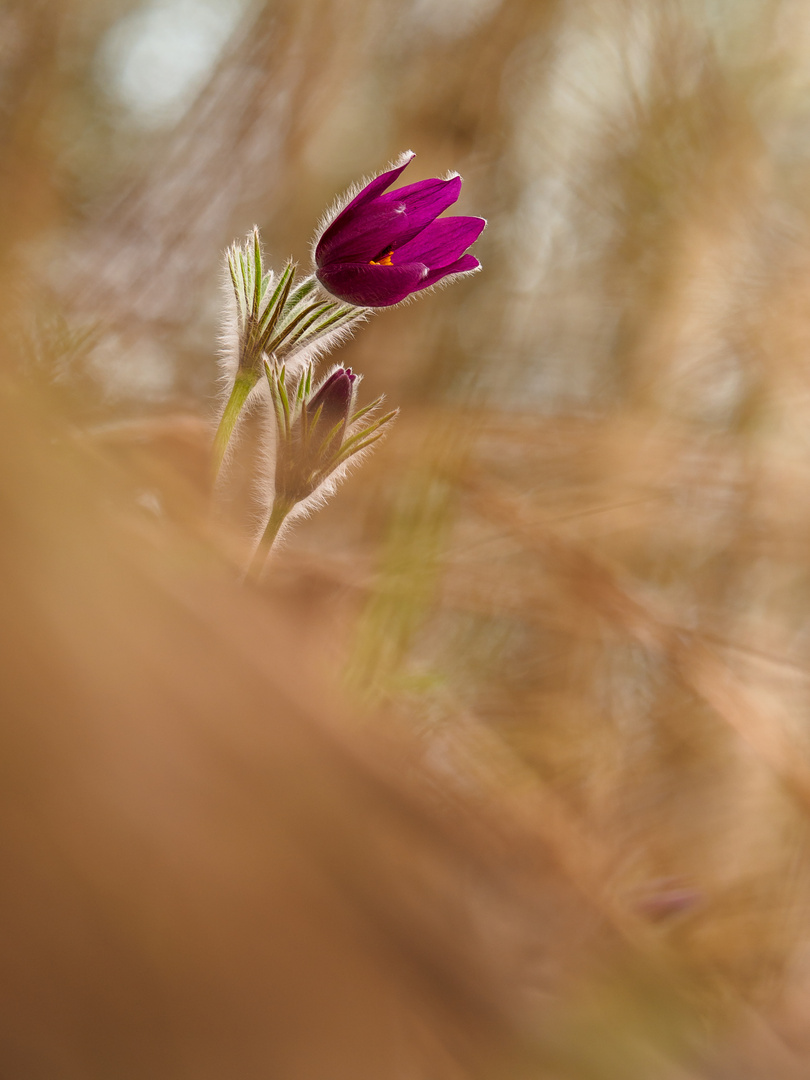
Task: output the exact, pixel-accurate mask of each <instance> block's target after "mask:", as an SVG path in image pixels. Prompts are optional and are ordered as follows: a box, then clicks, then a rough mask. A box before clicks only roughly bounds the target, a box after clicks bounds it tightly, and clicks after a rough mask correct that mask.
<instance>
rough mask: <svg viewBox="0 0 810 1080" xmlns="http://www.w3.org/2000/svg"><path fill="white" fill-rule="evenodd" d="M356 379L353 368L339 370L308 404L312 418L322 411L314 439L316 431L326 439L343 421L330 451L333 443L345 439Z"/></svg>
mask: <svg viewBox="0 0 810 1080" xmlns="http://www.w3.org/2000/svg"><path fill="white" fill-rule="evenodd" d="M356 378H357V376H356V375H355V374H354V372H353V371H352V369H351V368H338V369H337V371H333V372H332V374H331V375H330V376H329V378H328V379H327V380H326V382H325V383H324V384H323V386H321V387H320V388H319V389H318V390H317V391H316V392H315V394H313V396H312V397H311V398H310V399H309V401H308V402H307V405H306V410H307V414H308V415H309V417H310V418H314V417H315V414H316V413H317V412H318V409H320V416H319V417H318V420H317V423H316V425H315V428H314V429H313V435H312V437H313V438H315V437H316V436H315V432H316V431H317V432H320V433H321V438H325V437H326V435H328V433H329V432H330V431H332V430H333V428H335V427H337V425H338V424H340V423H341V421H342V426H341V428H340V429H339V431H337V432H336V433H335V436H334V438H333V439H332V440H330V449H331V447H332V443H334V442H339V441H340V440H341V439H342V438H343V430H344V428H345V425H346V422H347V421H348V419H349V412H350V411H351V407H352V397H353V388H352V383H353V382H354V380H355V379H356Z"/></svg>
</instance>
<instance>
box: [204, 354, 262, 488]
mask: <svg viewBox="0 0 810 1080" xmlns="http://www.w3.org/2000/svg"><path fill="white" fill-rule="evenodd" d="M258 379H259V376H258V374H257V373H256V372H253V371H244V370H243V371H240V372H239V374H238V375H237V376H236V379H235V380H234V384H233V388H232V390H231V394H230V397H229V398H228V403H227V405H226V406H225V410H224V411H223V413H222V419H221V420H220V421H219V427H218V428H217V433H216V435H215V436H214V450H213V460H212V472H213V478H214V480H216V478H217V476H218V475H219V470H220V468H221V467H222V461H223V459H224V457H225V451H226V450H227V449H228V443H229V442H230V441H231V435H232V434H233V429H234V428H235V427H236V421H237V420H238V419H239V413H240V412H241V411H242V406H243V405H244V404H245V402H246V401H247V396H248V394H249V393H250V391H251V390H252V389H253V387H254V386H255V385H256V383H257V382H258Z"/></svg>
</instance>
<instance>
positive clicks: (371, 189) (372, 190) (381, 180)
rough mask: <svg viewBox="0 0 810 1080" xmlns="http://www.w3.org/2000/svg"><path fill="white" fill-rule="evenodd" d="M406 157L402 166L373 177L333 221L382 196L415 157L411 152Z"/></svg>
mask: <svg viewBox="0 0 810 1080" xmlns="http://www.w3.org/2000/svg"><path fill="white" fill-rule="evenodd" d="M408 155H409V156H408V159H407V161H405V162H404V163H403V164H402V165H397V166H396V167H395V168H393V169H389V170H388V172H384V173H380V175H379V176H375V177H374V179H373V180H371V181H370V182H369V183H368V184H366V186H365V187H364V188H363V189H362V190H361V191H359V192H358V193H357V195H355V197H354V198H353V199H352V201H351V202H350V203H348V204H347V205H346V206H344V208H343V209H342V210H341V212H340V213H339V214H338V216H337V217H336V218H335V221H339V220H340V218H342V217H343V215H344V214H345V213H346V212H347V211H349V210H352V209H354V208H355V207H357V206H362V205H363V204H364V203H367V202H369V201H370V200H371V199H376V198H377V196H378V195H382V193H383V192H384V191H385V189H386V188H390V187H391V185H392V184H393V182H394V181H395V180H397V179H398V178H399V177H400V176H401V175H402V173H403V172H404V171H405V169H407V168H408V166H409V165H410V163H411V162H412V161H413V159H414V158H415V157H416V154H414V152H413V151H412V150H409V151H408ZM333 224H334V222H333Z"/></svg>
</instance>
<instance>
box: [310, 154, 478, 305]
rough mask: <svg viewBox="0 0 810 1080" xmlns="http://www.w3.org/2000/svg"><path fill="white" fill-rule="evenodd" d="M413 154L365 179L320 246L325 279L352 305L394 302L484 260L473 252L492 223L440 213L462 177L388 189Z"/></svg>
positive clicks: (318, 271) (320, 274) (321, 273)
mask: <svg viewBox="0 0 810 1080" xmlns="http://www.w3.org/2000/svg"><path fill="white" fill-rule="evenodd" d="M413 158H414V155H413V154H412V153H411V152H410V151H408V153H407V154H404V155H403V156H402V158H400V161H399V164H397V166H396V167H395V168H393V169H390V170H389V171H388V172H384V173H381V174H380V175H379V176H377V177H375V179H374V180H372V181H371V183H369V184H366V186H365V187H364V188H363V189H362V191H361V192H360V193H359V194H358V195H356V196H355V197H354V198H353V199H352V200H351V202H350V203H349V204H348V205H347V206H346V207H345V208H344V209H343V210H341V211H340V213H339V214H338V215H337V216H336V217H334V218H333V219H332V220H331V222H329V224H328V225H327V226H326V228H325V229H324V231H323V232H322V234H321V236H320V239H319V240H318V242H317V244H316V247H315V266H316V271H315V273H316V276H317V278H318V281H320V283H321V285H323V287H324V288H325V289H326V290H327V292H330V293H331V294H332V295H333V296H336V297H338V299H340V300H343V301H345V302H346V303H349V304H355V305H357V306H358V307H390V305H391V304H398V303H399V302H400V301H401V300H404V299H405V298H406V297H408V296H410V295H411V293H415V292H419V291H420V290H421V289H427V288H429V287H430V286H431V285H435V284H436V282H437V281H441V280H442V278H446V277H448V276H449V275H450V274H467V273H470V272H471V271H473V270H477V269H478V268H479V266H480V263H479V262H478V260H477V259H476V258H475V257H474V256H473V255H470V254H468V253H466V252H467V248H468V247H469V246H470V245H471V244H472V243H474V242H475V241H476V240H477V239H478V237H479V235H480V234H481V231H482V230H483V228H484V226H485V225H486V221H484V219H483V218H477V217H448V218H439V215H440V214H441V213H443V211H445V210H446V209H447V208H448V207H449V206H452V205H453V203H454V202H456V200H457V199H458V196H459V192H460V191H461V177H460V176H451V177H450V178H449V179H447V180H439V179H435V180H420V181H418V183H416V184H410V185H408V186H407V187H401V188H397V189H396V191H387V189H388V188H389V187H390V186H391V184H393V183H394V181H395V180H396V179H397V178H398V177H399V175H400V173H402V172H403V170H404V169H405V168H407V166H408V165H409V164H410V163H411V161H412V160H413Z"/></svg>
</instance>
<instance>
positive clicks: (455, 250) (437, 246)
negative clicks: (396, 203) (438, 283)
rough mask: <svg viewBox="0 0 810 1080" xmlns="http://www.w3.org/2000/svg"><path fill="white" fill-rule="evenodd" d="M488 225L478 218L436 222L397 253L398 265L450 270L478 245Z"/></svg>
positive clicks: (394, 259)
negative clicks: (476, 243)
mask: <svg viewBox="0 0 810 1080" xmlns="http://www.w3.org/2000/svg"><path fill="white" fill-rule="evenodd" d="M485 225H486V221H485V220H484V219H483V218H478V217H449V218H442V219H441V220H439V221H434V222H432V223H431V224H430V225H428V226H427V227H426V228H424V229H423V230H422V231H421V232H420V233H418V234H417V235H416V236H415V237H414V238H413V240H409V241H408V243H407V244H403V245H402V247H400V248H397V249H396V251H395V252H394V256H393V262H394V265H395V266H396V265H398V264H399V263H400V262H403V263H408V262H422V263H424V264H425V265H426V266H429V267H431V269H435V268H437V267H442V266H449V265H450V263H452V262H455V261H456V259H458V258H459V257H460V256H461V255H463V254H464V252H465V251H466V250H467V248H468V247H469V246H470V245H471V244H474V243H475V241H476V240H477V239H478V237H479V236H480V235H481V233H482V232H483V231H484V226H485Z"/></svg>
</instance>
